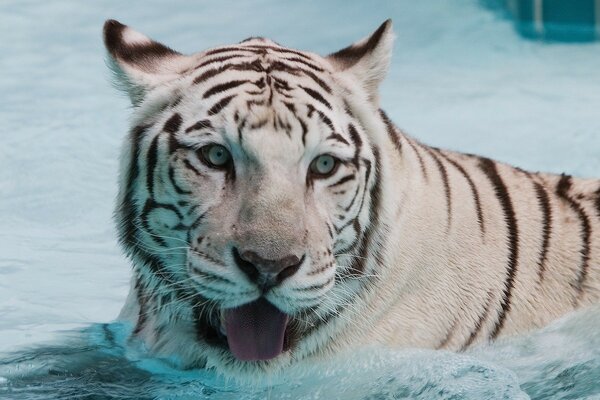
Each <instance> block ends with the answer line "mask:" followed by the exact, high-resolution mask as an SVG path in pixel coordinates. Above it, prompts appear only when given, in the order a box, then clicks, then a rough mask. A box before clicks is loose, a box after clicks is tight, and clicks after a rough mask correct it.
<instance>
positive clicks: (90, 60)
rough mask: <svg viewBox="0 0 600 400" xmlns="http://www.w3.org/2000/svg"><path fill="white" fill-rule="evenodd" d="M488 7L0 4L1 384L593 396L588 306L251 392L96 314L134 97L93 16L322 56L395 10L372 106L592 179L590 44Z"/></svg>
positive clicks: (118, 283) (408, 125)
mask: <svg viewBox="0 0 600 400" xmlns="http://www.w3.org/2000/svg"><path fill="white" fill-rule="evenodd" d="M213 3H214V4H213ZM481 3H483V2H478V1H476V0H457V1H451V2H450V1H438V0H427V1H418V2H416V1H412V0H401V1H387V2H383V1H382V2H377V3H376V5H373V4H371V3H369V4H367V3H364V4H363V3H353V2H346V1H342V0H335V1H328V2H321V1H317V0H313V1H307V2H292V1H279V0H255V1H253V2H235V3H234V2H231V1H221V2H210V3H209V2H203V3H201V2H196V3H193V4H191V3H190V2H188V1H184V0H174V1H170V2H168V4H167V3H165V2H161V1H158V0H153V1H146V2H144V3H142V4H140V3H136V4H133V3H125V2H122V1H117V0H111V1H104V2H102V3H100V2H94V3H91V2H72V1H53V2H17V1H4V2H1V3H0V38H2V39H1V40H0V54H2V57H0V93H2V95H0V121H2V123H1V124H0V221H1V222H0V354H1V355H0V398H27V399H35V398H49V397H54V398H81V397H84V396H85V395H86V394H87V395H93V396H95V397H94V398H111V397H118V398H175V399H183V398H211V399H240V398H246V399H262V398H277V399H279V398H289V399H296V398H300V399H335V398H340V399H387V398H405V397H416V398H424V399H425V398H426V399H431V398H472V399H480V398H492V399H493V398H526V396H530V397H531V398H565V399H567V398H590V399H591V398H594V397H595V398H600V354H599V352H600V338H599V335H598V334H597V332H600V311H599V310H597V309H592V310H588V311H583V312H582V313H579V314H576V315H573V316H568V317H566V318H565V319H564V320H561V321H558V322H556V323H555V324H553V325H551V326H550V327H548V328H546V329H543V330H540V331H538V332H535V333H532V334H531V335H527V336H523V337H520V338H512V339H510V340H506V341H503V342H500V343H497V344H494V345H493V346H489V347H484V348H480V349H476V350H473V351H472V352H469V353H467V354H462V355H457V354H452V353H446V352H435V351H416V350H410V351H408V350H391V349H368V350H360V351H358V350H357V352H356V353H355V354H346V355H340V356H339V357H336V358H334V359H331V360H324V361H320V362H318V363H315V364H311V365H300V366H297V367H294V368H293V369H292V370H289V371H287V372H286V373H285V375H284V376H282V377H267V378H265V379H264V381H263V382H261V387H259V388H256V387H255V388H250V387H248V386H245V385H238V384H235V383H234V382H229V381H226V380H224V379H223V378H222V377H218V376H215V375H214V373H212V372H209V371H185V372H183V371H178V370H175V369H172V368H170V367H169V363H168V362H166V361H161V360H154V359H149V358H147V357H145V356H144V354H143V353H139V352H136V353H134V352H132V351H131V350H130V349H127V350H126V349H125V347H123V343H124V342H123V341H124V337H125V334H126V330H127V327H124V326H121V325H119V324H113V325H109V326H106V325H102V323H106V322H109V321H111V320H112V319H113V318H114V317H115V316H116V315H117V314H118V311H119V308H120V306H121V305H122V304H123V302H124V299H125V296H126V293H127V290H128V279H129V264H128V262H127V261H126V260H125V259H124V257H123V256H122V255H121V254H120V252H119V250H118V248H117V246H116V239H115V237H116V235H115V231H114V228H113V226H112V222H111V213H112V202H113V199H114V197H115V194H116V183H117V159H118V154H119V145H120V142H121V140H122V138H123V137H124V135H125V132H126V130H127V115H128V113H129V110H128V102H127V100H126V99H125V98H124V97H123V96H122V95H119V94H118V93H116V92H115V91H114V89H113V88H112V87H111V85H110V83H109V79H108V78H109V73H108V70H107V68H106V67H105V65H104V50H103V48H102V43H101V26H102V23H103V21H104V20H105V19H108V18H116V19H119V20H121V21H122V22H124V23H127V24H129V25H131V26H133V27H135V28H136V29H138V30H140V31H142V32H144V33H147V34H149V35H150V36H151V37H154V38H156V39H158V40H161V41H163V42H165V43H166V44H168V45H170V46H171V47H173V48H175V49H178V50H180V51H183V52H193V51H197V50H199V49H202V48H207V47H211V46H215V45H219V44H226V43H232V42H236V41H239V40H241V39H243V38H245V37H248V36H256V35H264V36H267V37H271V38H273V39H274V40H276V41H278V42H280V43H282V44H285V45H288V46H291V47H297V48H301V49H307V50H313V51H316V52H320V53H322V54H325V53H328V52H331V51H334V50H337V49H339V48H341V47H344V46H346V45H347V44H349V43H350V42H352V41H354V40H356V39H358V38H360V37H362V36H364V35H366V34H368V33H369V32H370V31H372V30H373V29H375V28H376V27H377V26H378V25H379V24H380V23H381V22H382V21H383V20H385V19H387V18H389V17H391V18H393V19H394V23H395V31H396V33H397V36H398V40H397V43H396V46H395V54H394V58H393V64H392V68H391V71H390V73H389V76H388V78H387V79H386V81H385V82H384V85H383V87H382V100H381V102H382V105H383V107H384V108H385V110H386V111H387V112H388V114H389V115H390V116H391V117H392V119H393V120H394V121H395V122H396V123H397V124H398V125H399V126H400V127H401V128H403V129H405V130H406V131H407V132H409V133H410V134H412V135H413V136H415V137H417V138H419V139H421V140H423V141H425V142H426V143H430V144H434V145H436V146H439V147H446V148H452V149H456V150H462V151H466V152H471V153H479V154H483V155H486V156H489V157H493V158H497V159H500V160H502V161H507V162H510V163H513V164H516V165H518V166H520V167H523V168H527V169H533V170H547V171H551V172H557V173H559V172H563V171H564V172H567V173H572V174H576V175H580V176H598V175H600V174H599V173H598V171H600V116H599V114H598V110H599V109H600V90H598V88H600V73H598V66H599V65H600V45H599V44H597V43H595V44H589V43H588V44H568V45H567V44H556V43H542V42H534V41H527V40H524V39H522V38H521V37H519V36H518V34H516V33H515V31H514V29H513V26H512V23H511V22H510V21H508V20H506V19H505V18H504V17H503V15H502V14H500V13H495V12H492V11H490V10H489V9H486V8H484V7H482V6H481ZM486 3H487V2H486ZM348 21H352V23H347V22H348ZM95 324H100V325H95ZM89 326H91V328H90V327H89ZM105 326H106V327H107V328H109V329H108V331H109V332H111V333H112V336H113V341H111V340H108V339H107V336H106V332H107V331H106V329H105V328H104V327H105ZM86 327H87V328H86ZM109 336H110V335H109ZM40 343H52V344H46V345H40ZM269 384H271V385H269Z"/></svg>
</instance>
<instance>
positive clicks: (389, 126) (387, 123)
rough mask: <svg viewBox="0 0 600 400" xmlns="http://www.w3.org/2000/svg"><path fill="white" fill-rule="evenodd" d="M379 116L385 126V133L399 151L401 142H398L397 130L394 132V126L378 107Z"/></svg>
mask: <svg viewBox="0 0 600 400" xmlns="http://www.w3.org/2000/svg"><path fill="white" fill-rule="evenodd" d="M379 116H380V117H381V119H382V120H383V123H384V124H385V127H386V128H387V134H388V136H389V138H390V140H391V141H392V143H393V144H394V147H395V148H396V150H398V152H400V153H401V152H402V143H401V142H400V135H399V134H398V132H396V127H395V126H394V124H393V123H392V121H391V120H390V119H389V118H388V116H387V114H386V113H385V112H384V111H383V110H382V109H379Z"/></svg>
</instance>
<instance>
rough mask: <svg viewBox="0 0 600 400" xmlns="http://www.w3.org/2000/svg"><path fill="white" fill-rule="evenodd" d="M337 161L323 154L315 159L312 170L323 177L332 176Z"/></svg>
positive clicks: (311, 166)
mask: <svg viewBox="0 0 600 400" xmlns="http://www.w3.org/2000/svg"><path fill="white" fill-rule="evenodd" d="M336 165H337V160H336V159H335V157H333V156H330V155H329V154H323V155H321V156H318V157H317V158H315V159H314V160H313V161H312V163H311V164H310V170H311V171H312V172H313V173H314V174H316V175H319V176H321V177H325V176H327V175H330V174H331V173H333V171H334V170H335V167H336Z"/></svg>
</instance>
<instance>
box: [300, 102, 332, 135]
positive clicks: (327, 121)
mask: <svg viewBox="0 0 600 400" xmlns="http://www.w3.org/2000/svg"><path fill="white" fill-rule="evenodd" d="M307 108H308V116H309V118H310V117H311V116H312V114H313V113H314V112H316V113H317V115H318V116H319V119H320V120H321V122H323V123H324V124H325V125H327V126H328V127H329V128H330V129H331V130H332V131H335V127H334V126H333V122H331V119H329V117H328V116H327V115H325V114H324V113H323V112H322V111H321V110H317V109H316V108H314V107H313V106H312V105H310V104H309V105H308V106H307Z"/></svg>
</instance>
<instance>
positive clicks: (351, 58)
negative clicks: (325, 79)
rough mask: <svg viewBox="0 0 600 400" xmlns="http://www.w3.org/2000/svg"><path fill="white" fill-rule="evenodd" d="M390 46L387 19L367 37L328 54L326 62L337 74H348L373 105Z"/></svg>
mask: <svg viewBox="0 0 600 400" xmlns="http://www.w3.org/2000/svg"><path fill="white" fill-rule="evenodd" d="M393 45H394V32H393V31H392V20H391V19H388V20H387V21H385V22H384V23H383V24H381V26H380V27H379V28H377V30H376V31H375V32H373V33H372V34H371V36H369V37H366V38H364V39H362V40H360V41H358V42H356V43H354V44H353V45H351V46H349V47H346V48H345V49H342V50H340V51H338V52H336V53H333V54H330V55H329V56H327V59H328V60H329V62H330V63H331V64H333V66H334V67H335V68H336V69H337V70H338V71H344V72H349V73H350V74H352V75H353V77H354V78H355V79H357V80H358V82H359V83H360V84H361V86H362V87H363V88H364V89H365V91H366V92H367V95H368V96H369V99H370V100H371V101H373V102H375V103H376V102H377V99H378V88H379V84H380V83H381V81H383V78H385V75H386V73H387V70H388V68H389V66H390V61H391V58H392V48H393Z"/></svg>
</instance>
